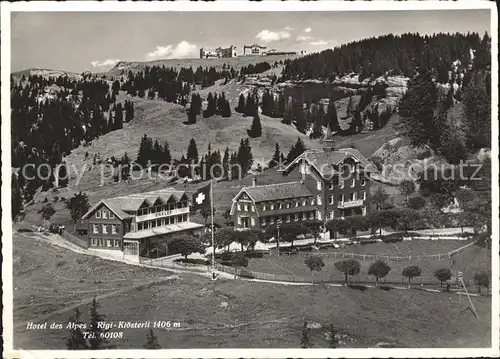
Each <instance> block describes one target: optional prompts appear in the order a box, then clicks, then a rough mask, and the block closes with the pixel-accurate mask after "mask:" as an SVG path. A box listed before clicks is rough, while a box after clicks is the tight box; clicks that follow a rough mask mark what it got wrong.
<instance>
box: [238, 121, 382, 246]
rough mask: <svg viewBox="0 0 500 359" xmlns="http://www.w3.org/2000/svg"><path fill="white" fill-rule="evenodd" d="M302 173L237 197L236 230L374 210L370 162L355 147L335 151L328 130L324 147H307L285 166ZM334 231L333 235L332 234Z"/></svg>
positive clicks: (353, 214) (361, 213) (287, 169)
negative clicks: (370, 199)
mask: <svg viewBox="0 0 500 359" xmlns="http://www.w3.org/2000/svg"><path fill="white" fill-rule="evenodd" d="M293 171H299V173H300V177H301V180H300V181H296V182H288V183H276V184H271V185H261V186H258V185H257V184H256V181H255V180H254V182H253V185H252V186H251V187H244V188H242V189H241V190H240V191H239V193H238V194H237V195H236V196H235V197H234V199H233V203H232V207H231V215H232V220H233V222H234V225H235V227H236V228H237V229H241V230H242V229H246V228H265V227H266V226H268V225H273V224H275V223H277V222H278V221H280V222H281V223H293V222H300V221H305V220H310V219H317V220H320V221H323V222H324V223H326V222H327V221H329V220H331V219H335V218H346V217H350V216H358V215H359V216H366V215H369V213H370V206H369V205H368V203H369V202H368V201H369V198H370V179H369V173H370V172H372V171H374V168H373V166H372V165H371V164H370V162H369V161H368V160H367V159H366V158H365V157H364V156H363V155H362V154H361V153H360V152H359V151H357V150H355V149H353V148H345V149H339V150H335V149H334V140H333V135H332V133H331V131H330V129H329V128H328V129H327V132H326V134H325V137H324V138H323V149H321V150H308V151H305V152H304V153H303V154H302V155H300V156H298V157H297V158H296V159H295V160H294V161H293V162H292V163H290V164H289V165H288V166H287V167H286V168H285V169H284V171H283V172H284V175H286V174H291V173H292V172H293ZM333 235H334V234H333V233H330V236H333Z"/></svg>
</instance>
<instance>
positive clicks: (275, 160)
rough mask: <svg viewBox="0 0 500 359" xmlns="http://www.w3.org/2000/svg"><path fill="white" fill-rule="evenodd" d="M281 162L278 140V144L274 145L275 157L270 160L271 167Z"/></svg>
mask: <svg viewBox="0 0 500 359" xmlns="http://www.w3.org/2000/svg"><path fill="white" fill-rule="evenodd" d="M280 163H281V151H280V145H279V144H278V142H276V145H275V146H274V154H273V158H272V159H271V161H270V162H269V168H274V167H276V166H277V165H278V164H280Z"/></svg>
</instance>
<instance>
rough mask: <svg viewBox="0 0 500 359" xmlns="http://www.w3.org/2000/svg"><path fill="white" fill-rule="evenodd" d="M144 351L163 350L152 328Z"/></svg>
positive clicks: (147, 336)
mask: <svg viewBox="0 0 500 359" xmlns="http://www.w3.org/2000/svg"><path fill="white" fill-rule="evenodd" d="M143 348H144V349H161V346H160V344H158V339H157V338H156V335H155V333H154V332H153V329H152V328H149V331H148V334H147V335H146V344H144V346H143Z"/></svg>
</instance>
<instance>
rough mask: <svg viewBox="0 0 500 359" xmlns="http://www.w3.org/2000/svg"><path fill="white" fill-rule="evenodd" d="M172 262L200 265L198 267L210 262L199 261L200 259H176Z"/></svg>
mask: <svg viewBox="0 0 500 359" xmlns="http://www.w3.org/2000/svg"><path fill="white" fill-rule="evenodd" d="M174 262H178V263H190V264H200V265H209V264H210V261H208V260H206V259H201V258H188V259H184V258H178V259H176V260H174Z"/></svg>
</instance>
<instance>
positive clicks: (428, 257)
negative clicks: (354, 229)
mask: <svg viewBox="0 0 500 359" xmlns="http://www.w3.org/2000/svg"><path fill="white" fill-rule="evenodd" d="M473 244H475V242H472V243H468V244H466V245H464V246H462V247H460V248H457V249H455V250H453V251H450V252H446V253H437V254H421V255H414V256H390V255H383V254H361V253H346V252H332V251H328V252H321V251H319V252H305V251H297V252H281V253H280V256H283V255H287V256H298V257H304V258H308V257H310V256H312V255H319V256H325V257H333V258H334V259H348V258H351V259H363V260H365V259H372V260H378V259H380V260H384V261H386V262H411V261H412V260H413V261H420V260H436V259H437V260H441V259H445V258H451V257H453V256H455V255H457V254H459V253H461V252H463V251H464V250H466V249H467V248H469V247H470V246H472V245H473Z"/></svg>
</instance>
